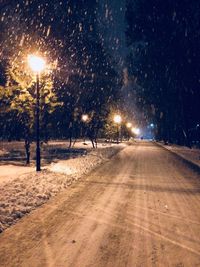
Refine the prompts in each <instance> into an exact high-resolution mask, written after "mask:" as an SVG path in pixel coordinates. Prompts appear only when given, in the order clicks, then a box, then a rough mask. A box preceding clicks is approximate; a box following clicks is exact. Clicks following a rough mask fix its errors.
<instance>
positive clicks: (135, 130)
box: [131, 127, 140, 135]
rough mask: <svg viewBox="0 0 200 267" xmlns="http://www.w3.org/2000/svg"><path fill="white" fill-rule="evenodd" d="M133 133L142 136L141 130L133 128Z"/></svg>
mask: <svg viewBox="0 0 200 267" xmlns="http://www.w3.org/2000/svg"><path fill="white" fill-rule="evenodd" d="M131 132H132V133H133V134H135V135H139V134H140V129H139V128H134V127H133V128H132V129H131Z"/></svg>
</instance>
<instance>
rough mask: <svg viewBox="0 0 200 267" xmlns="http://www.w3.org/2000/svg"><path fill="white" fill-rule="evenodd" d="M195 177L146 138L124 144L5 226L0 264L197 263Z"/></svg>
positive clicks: (199, 193)
mask: <svg viewBox="0 0 200 267" xmlns="http://www.w3.org/2000/svg"><path fill="white" fill-rule="evenodd" d="M199 178H200V177H199V175H198V174H197V173H195V172H193V171H192V170H190V169H189V168H188V167H186V166H184V165H183V163H182V162H181V161H180V160H179V159H178V158H176V157H175V156H173V155H172V154H171V153H169V152H167V151H166V150H164V149H163V148H161V147H158V146H156V145H154V144H153V143H148V142H138V143H136V144H134V145H132V146H128V147H127V148H125V149H124V150H122V151H121V152H119V153H118V154H117V155H116V156H115V157H113V158H112V159H111V160H110V161H108V162H106V163H105V164H104V165H102V166H100V167H98V168H97V169H96V170H95V171H93V172H91V174H90V175H88V176H87V178H86V179H81V180H79V181H78V182H77V183H75V184H73V185H72V186H71V187H70V188H68V189H67V190H65V191H63V192H62V193H60V194H58V195H57V196H55V197H53V198H51V199H50V200H49V201H48V202H47V203H46V204H44V205H43V206H41V207H40V208H38V209H36V210H35V211H33V212H32V213H31V214H29V215H28V216H25V217H24V218H22V219H21V220H20V221H19V222H18V223H17V224H16V225H14V226H12V227H10V228H9V229H7V230H5V231H4V232H3V233H2V234H1V235H0V266H2V267H5V266H6V267H11V266H12V267H13V266H17V267H21V266H24V267H27V266H29V267H31V266H34V267H37V266H41V267H45V266H55V267H69V266H73V267H85V266H95V267H96V266H97V267H99V266H102V267H105V266H109V267H124V266H128V267H129V266H130V267H133V266H138V267H139V266H142V267H143V266H144V267H145V266H147V267H149V266H165V267H166V266H176V267H180V266H184V267H187V266H188V267H190V266H200V180H199Z"/></svg>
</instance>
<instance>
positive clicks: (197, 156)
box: [159, 143, 200, 168]
mask: <svg viewBox="0 0 200 267" xmlns="http://www.w3.org/2000/svg"><path fill="white" fill-rule="evenodd" d="M159 144H161V145H162V146H163V147H165V148H166V149H168V150H170V151H172V152H174V153H176V154H178V155H179V156H181V157H182V158H184V159H186V160H187V161H190V162H192V163H193V164H195V165H197V166H198V167H199V168H200V149H197V148H188V147H185V146H178V145H172V144H170V145H163V144H162V143H159Z"/></svg>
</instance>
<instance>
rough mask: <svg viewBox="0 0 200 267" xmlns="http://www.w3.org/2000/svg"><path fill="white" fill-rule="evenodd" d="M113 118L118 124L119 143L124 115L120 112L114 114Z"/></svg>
mask: <svg viewBox="0 0 200 267" xmlns="http://www.w3.org/2000/svg"><path fill="white" fill-rule="evenodd" d="M113 120H114V122H115V123H116V124H117V143H118V144H119V139H120V132H121V122H122V117H121V116H120V115H119V114H116V115H114V118H113Z"/></svg>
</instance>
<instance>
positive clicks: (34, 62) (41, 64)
mask: <svg viewBox="0 0 200 267" xmlns="http://www.w3.org/2000/svg"><path fill="white" fill-rule="evenodd" d="M28 63H29V66H30V68H31V69H32V71H33V72H35V74H36V114H35V116H36V117H35V120H36V171H41V156H40V80H39V76H40V73H41V72H42V71H43V70H44V68H45V65H46V63H45V60H44V59H43V58H41V57H39V56H35V55H29V56H28Z"/></svg>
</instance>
